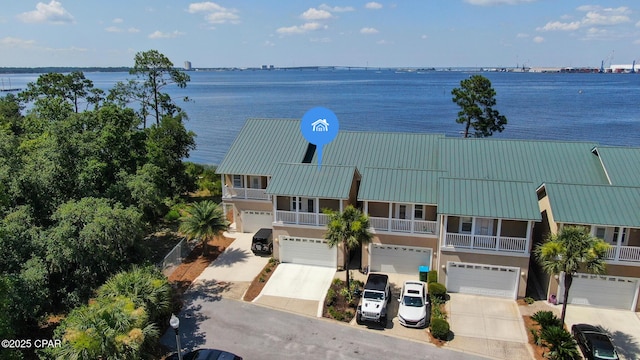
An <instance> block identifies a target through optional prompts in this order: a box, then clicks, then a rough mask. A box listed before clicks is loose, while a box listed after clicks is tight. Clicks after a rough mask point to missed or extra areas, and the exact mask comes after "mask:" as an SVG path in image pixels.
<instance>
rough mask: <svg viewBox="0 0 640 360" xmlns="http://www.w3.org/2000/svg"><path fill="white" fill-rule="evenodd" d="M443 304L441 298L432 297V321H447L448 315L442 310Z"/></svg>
mask: <svg viewBox="0 0 640 360" xmlns="http://www.w3.org/2000/svg"><path fill="white" fill-rule="evenodd" d="M442 304H444V300H442V299H441V298H439V297H435V296H432V297H431V318H432V319H443V320H446V319H447V314H446V313H445V312H444V311H443V310H442Z"/></svg>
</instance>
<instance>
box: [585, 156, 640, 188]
mask: <svg viewBox="0 0 640 360" xmlns="http://www.w3.org/2000/svg"><path fill="white" fill-rule="evenodd" d="M594 151H595V152H596V153H597V154H598V156H599V157H600V160H601V161H602V166H603V167H604V169H605V171H606V172H607V175H608V176H609V180H610V182H611V185H621V186H640V148H626V147H611V146H602V147H600V146H599V147H597V148H596V149H594Z"/></svg>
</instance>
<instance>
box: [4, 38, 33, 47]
mask: <svg viewBox="0 0 640 360" xmlns="http://www.w3.org/2000/svg"><path fill="white" fill-rule="evenodd" d="M35 43H36V42H35V40H24V39H19V38H14V37H11V36H7V37H4V38H2V39H0V45H2V46H6V47H30V46H32V45H34V44H35Z"/></svg>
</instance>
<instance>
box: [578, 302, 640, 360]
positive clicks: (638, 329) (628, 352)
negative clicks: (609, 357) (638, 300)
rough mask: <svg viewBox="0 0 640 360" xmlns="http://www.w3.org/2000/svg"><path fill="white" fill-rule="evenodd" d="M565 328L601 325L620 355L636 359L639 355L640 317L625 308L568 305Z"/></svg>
mask: <svg viewBox="0 0 640 360" xmlns="http://www.w3.org/2000/svg"><path fill="white" fill-rule="evenodd" d="M565 323H566V324H567V328H569V329H571V326H572V325H574V324H580V323H586V324H591V325H595V326H601V327H602V328H603V329H604V330H605V331H607V332H608V333H609V336H610V337H611V339H613V342H614V343H615V345H616V348H617V349H618V353H619V354H620V356H621V357H623V358H624V359H627V360H632V359H638V357H639V356H640V355H638V354H640V318H639V317H638V313H634V312H631V311H626V310H613V309H603V308H597V307H592V306H579V305H568V306H567V316H566V318H565Z"/></svg>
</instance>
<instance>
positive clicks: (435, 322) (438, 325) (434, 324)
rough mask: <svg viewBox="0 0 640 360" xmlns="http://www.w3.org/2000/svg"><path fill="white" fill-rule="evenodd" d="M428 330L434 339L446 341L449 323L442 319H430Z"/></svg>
mask: <svg viewBox="0 0 640 360" xmlns="http://www.w3.org/2000/svg"><path fill="white" fill-rule="evenodd" d="M429 330H430V331H431V335H433V337H434V338H436V339H440V340H447V338H448V337H449V323H448V322H447V320H444V319H432V320H431V324H430V325H429Z"/></svg>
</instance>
